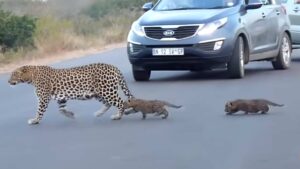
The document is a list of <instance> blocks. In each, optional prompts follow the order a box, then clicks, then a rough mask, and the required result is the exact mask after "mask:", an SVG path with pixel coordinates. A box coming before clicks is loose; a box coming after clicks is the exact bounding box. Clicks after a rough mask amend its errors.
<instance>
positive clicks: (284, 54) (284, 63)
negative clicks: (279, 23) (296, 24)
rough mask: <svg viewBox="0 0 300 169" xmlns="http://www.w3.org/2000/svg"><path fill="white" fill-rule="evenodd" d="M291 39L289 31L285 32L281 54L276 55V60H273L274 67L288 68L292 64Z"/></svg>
mask: <svg viewBox="0 0 300 169" xmlns="http://www.w3.org/2000/svg"><path fill="white" fill-rule="evenodd" d="M291 51H292V46H291V40H290V37H289V36H288V35H287V33H284V34H283V37H282V40H281V45H280V49H279V54H278V55H277V56H276V58H275V59H276V60H275V61H272V65H273V68H274V69H288V68H289V67H290V64H291V53H292V52H291Z"/></svg>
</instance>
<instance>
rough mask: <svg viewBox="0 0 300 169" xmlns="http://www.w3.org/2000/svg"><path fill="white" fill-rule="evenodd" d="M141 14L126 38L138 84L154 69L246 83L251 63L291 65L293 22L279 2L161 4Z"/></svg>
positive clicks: (183, 0) (165, 0) (163, 0)
mask: <svg viewBox="0 0 300 169" xmlns="http://www.w3.org/2000/svg"><path fill="white" fill-rule="evenodd" d="M143 9H144V10H145V11H146V12H145V13H144V14H143V15H142V16H141V17H140V18H139V19H138V20H136V21H135V22H134V23H133V24H132V27H131V30H130V32H129V34H128V47H127V52H128V57H129V61H130V63H131V64H132V72H133V76H134V79H135V80H136V81H146V80H149V78H150V75H151V71H155V70H191V71H199V70H207V69H209V70H210V69H214V68H224V69H226V70H227V72H228V75H229V76H230V77H231V78H242V77H244V65H245V64H247V63H249V62H250V61H261V60H267V61H271V62H272V65H273V67H274V68H275V69H287V68H289V66H290V60H291V40H290V39H291V38H290V32H289V29H290V26H289V21H288V18H287V15H286V13H285V9H284V8H283V6H282V5H280V4H277V3H276V1H275V0H249V1H247V0H180V1H179V0H159V1H158V2H157V3H156V4H153V3H151V2H150V3H146V4H145V5H144V6H143Z"/></svg>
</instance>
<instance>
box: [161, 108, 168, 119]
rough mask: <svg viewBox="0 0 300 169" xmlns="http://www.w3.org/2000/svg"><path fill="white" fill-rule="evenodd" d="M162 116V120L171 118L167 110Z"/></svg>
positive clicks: (164, 110)
mask: <svg viewBox="0 0 300 169" xmlns="http://www.w3.org/2000/svg"><path fill="white" fill-rule="evenodd" d="M162 114H163V116H162V119H166V118H168V116H169V112H168V111H167V109H165V108H164V109H163V111H162Z"/></svg>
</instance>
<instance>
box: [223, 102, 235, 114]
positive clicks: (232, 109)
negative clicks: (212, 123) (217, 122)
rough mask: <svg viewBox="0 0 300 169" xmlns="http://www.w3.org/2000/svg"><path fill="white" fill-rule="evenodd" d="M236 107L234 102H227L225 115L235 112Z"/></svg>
mask: <svg viewBox="0 0 300 169" xmlns="http://www.w3.org/2000/svg"><path fill="white" fill-rule="evenodd" d="M236 109H237V106H236V104H235V103H234V102H227V103H226V104H225V112H227V113H233V112H236Z"/></svg>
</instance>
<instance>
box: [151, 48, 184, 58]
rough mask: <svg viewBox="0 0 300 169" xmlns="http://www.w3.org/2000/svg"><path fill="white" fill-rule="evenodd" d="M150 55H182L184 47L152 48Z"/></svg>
mask: <svg viewBox="0 0 300 169" xmlns="http://www.w3.org/2000/svg"><path fill="white" fill-rule="evenodd" d="M152 55H153V56H175V55H176V56H178V55H184V49H183V48H153V49H152Z"/></svg>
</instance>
